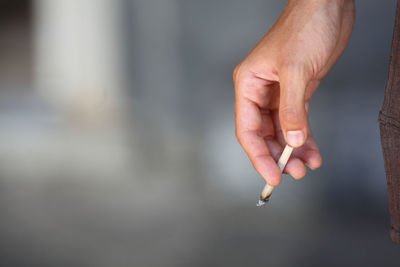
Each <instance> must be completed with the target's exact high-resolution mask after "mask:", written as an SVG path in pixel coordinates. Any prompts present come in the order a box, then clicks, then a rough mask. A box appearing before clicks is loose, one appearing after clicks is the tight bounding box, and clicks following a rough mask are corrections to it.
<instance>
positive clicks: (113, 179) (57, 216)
mask: <svg viewBox="0 0 400 267" xmlns="http://www.w3.org/2000/svg"><path fill="white" fill-rule="evenodd" d="M116 3H117V4H116V5H119V8H120V10H121V11H120V12H121V16H120V17H121V25H123V26H122V29H121V30H123V32H125V34H124V37H123V38H121V40H120V47H121V51H122V52H123V54H124V57H123V60H122V61H121V64H123V66H124V72H125V73H124V74H125V78H124V79H125V80H124V82H123V84H125V85H126V86H125V89H124V90H125V94H124V99H123V101H122V102H121V110H122V111H121V113H120V116H119V118H118V120H117V122H115V123H113V124H110V125H108V126H107V125H106V127H104V125H103V126H98V127H93V126H91V127H85V126H82V125H76V124H75V123H74V122H71V121H70V120H69V118H68V116H67V115H66V114H62V113H59V112H56V110H57V109H56V108H54V107H52V105H51V104H49V103H47V102H46V100H44V99H43V98H42V97H41V96H40V95H39V94H37V93H35V92H36V91H35V88H30V89H32V90H25V91H24V92H26V93H24V94H22V93H21V94H18V95H15V94H13V93H10V92H9V90H7V87H5V86H3V87H2V88H1V94H2V95H4V96H3V97H2V99H1V100H0V104H1V105H0V111H1V115H0V136H1V138H0V212H1V213H0V214H2V219H1V220H0V225H1V227H0V236H1V242H3V245H2V249H1V250H0V262H3V263H4V265H8V266H12V265H18V264H22V265H30V266H32V265H37V266H206V265H210V266H253V265H254V266H255V265H263V266H265V265H268V266H269V265H271V266H314V265H316V266H319V265H333V266H343V265H366V266H377V265H384V266H397V265H398V262H399V260H400V254H399V253H398V249H399V248H398V247H396V246H395V245H394V244H392V243H391V241H390V238H389V235H388V232H389V215H388V208H387V195H386V181H385V176H384V169H383V160H382V155H381V148H380V143H379V131H378V122H377V117H378V112H379V109H380V106H381V104H382V99H383V93H384V87H385V81H386V77H387V69H388V60H389V53H390V44H391V38H392V29H393V24H394V11H395V5H396V1H394V0H393V1H389V0H388V1H372V0H363V1H357V21H356V25H355V28H354V33H353V36H352V39H351V41H350V44H349V46H348V49H347V50H346V52H345V53H344V55H343V56H342V58H341V59H340V60H339V61H338V63H337V64H336V66H335V67H334V68H333V70H332V71H331V73H330V74H329V75H328V76H327V77H326V79H325V80H324V81H323V83H322V85H321V86H320V89H319V90H318V91H317V93H316V94H315V96H314V97H313V99H312V102H311V109H310V110H311V115H310V116H311V124H312V128H313V131H314V135H315V138H316V140H317V143H318V144H319V147H320V150H321V153H322V157H323V160H324V163H323V166H322V167H321V168H320V169H319V170H316V171H309V172H308V173H307V176H306V177H305V178H304V179H303V180H301V181H294V180H293V179H292V178H290V177H289V176H287V177H284V181H283V183H282V184H281V185H280V186H279V188H278V189H277V190H276V192H274V195H273V198H272V201H271V203H270V205H269V206H267V207H265V208H263V209H260V208H256V207H255V203H256V201H257V198H258V194H259V192H260V190H261V189H262V187H263V184H264V182H263V180H262V179H261V178H260V177H259V176H258V174H257V173H256V172H255V171H254V170H253V168H252V167H251V164H250V162H249V160H248V159H247V157H246V155H245V153H244V152H243V151H242V149H241V148H240V146H239V145H238V143H237V141H236V140H235V136H234V91H233V84H232V78H231V77H232V71H233V68H234V66H235V65H236V64H238V63H239V62H240V61H241V59H243V58H244V57H245V56H246V55H247V53H248V52H249V51H250V49H251V48H252V47H253V46H254V44H255V43H256V42H257V40H259V39H260V38H261V37H262V36H263V35H264V34H265V32H266V31H267V30H268V29H269V27H271V25H272V24H273V23H274V21H275V20H276V19H277V17H278V16H279V13H280V12H281V11H282V10H283V8H284V4H285V3H284V2H283V1H279V0H273V1H266V0H252V1H239V0H218V1H211V0H203V1H193V0H192V1H183V0H168V1H167V0H133V1H119V2H116ZM15 53H16V52H15ZM0 81H1V77H0ZM0 84H1V83H0ZM10 103H11V104H10Z"/></svg>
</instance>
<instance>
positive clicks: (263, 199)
mask: <svg viewBox="0 0 400 267" xmlns="http://www.w3.org/2000/svg"><path fill="white" fill-rule="evenodd" d="M292 151H293V147H290V146H289V145H286V147H285V149H284V150H283V152H282V155H281V157H280V158H279V160H278V166H279V168H280V169H281V173H283V170H284V169H285V166H286V163H287V162H288V160H289V158H290V155H291V154H292ZM273 190H274V187H273V186H270V185H269V184H268V183H267V184H266V185H265V187H264V189H263V191H262V192H261V194H260V199H259V200H258V203H257V204H256V205H257V207H261V206H264V205H265V204H266V203H267V202H268V201H269V198H270V197H271V194H272V191H273Z"/></svg>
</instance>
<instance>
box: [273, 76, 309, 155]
mask: <svg viewBox="0 0 400 267" xmlns="http://www.w3.org/2000/svg"><path fill="white" fill-rule="evenodd" d="M279 82H280V102H279V120H280V125H281V128H282V131H283V136H284V138H285V140H286V142H287V143H288V144H289V145H290V146H292V147H295V148H296V147H300V146H302V145H303V144H304V142H305V140H306V139H307V115H306V111H305V89H306V86H307V81H306V78H305V73H304V72H303V71H302V70H301V69H296V70H289V69H284V70H283V71H282V72H281V73H280V76H279Z"/></svg>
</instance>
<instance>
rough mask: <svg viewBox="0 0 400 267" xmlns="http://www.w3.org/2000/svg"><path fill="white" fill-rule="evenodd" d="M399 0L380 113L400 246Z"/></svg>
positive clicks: (392, 212) (394, 226)
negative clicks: (387, 75)
mask: <svg viewBox="0 0 400 267" xmlns="http://www.w3.org/2000/svg"><path fill="white" fill-rule="evenodd" d="M399 9H400V1H398V2H397V10H396V22H395V27H394V32H393V41H392V50H391V55H390V65H389V77H388V80H387V83H386V90H385V97H384V102H383V106H382V109H381V111H380V114H379V126H380V132H381V142H382V151H383V158H384V162H385V170H386V181H387V189H388V198H389V212H390V221H391V230H390V237H391V238H392V240H393V242H395V243H396V244H398V245H400V18H399V16H400V10H399Z"/></svg>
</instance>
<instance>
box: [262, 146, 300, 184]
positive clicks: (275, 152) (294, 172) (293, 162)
mask: <svg viewBox="0 0 400 267" xmlns="http://www.w3.org/2000/svg"><path fill="white" fill-rule="evenodd" d="M265 141H266V143H267V146H268V148H269V151H270V153H271V155H272V157H273V158H274V160H275V162H277V161H278V160H279V158H280V156H281V155H282V152H283V146H282V145H281V144H280V143H279V142H278V141H277V140H276V139H272V138H265ZM283 172H284V173H287V174H289V175H291V176H293V177H294V178H295V179H300V178H302V177H304V176H305V175H306V172H307V170H306V168H305V166H304V163H303V162H302V161H301V160H300V159H298V158H296V157H293V155H292V156H291V157H290V159H289V161H288V162H287V164H286V167H285V169H284V170H283Z"/></svg>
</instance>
